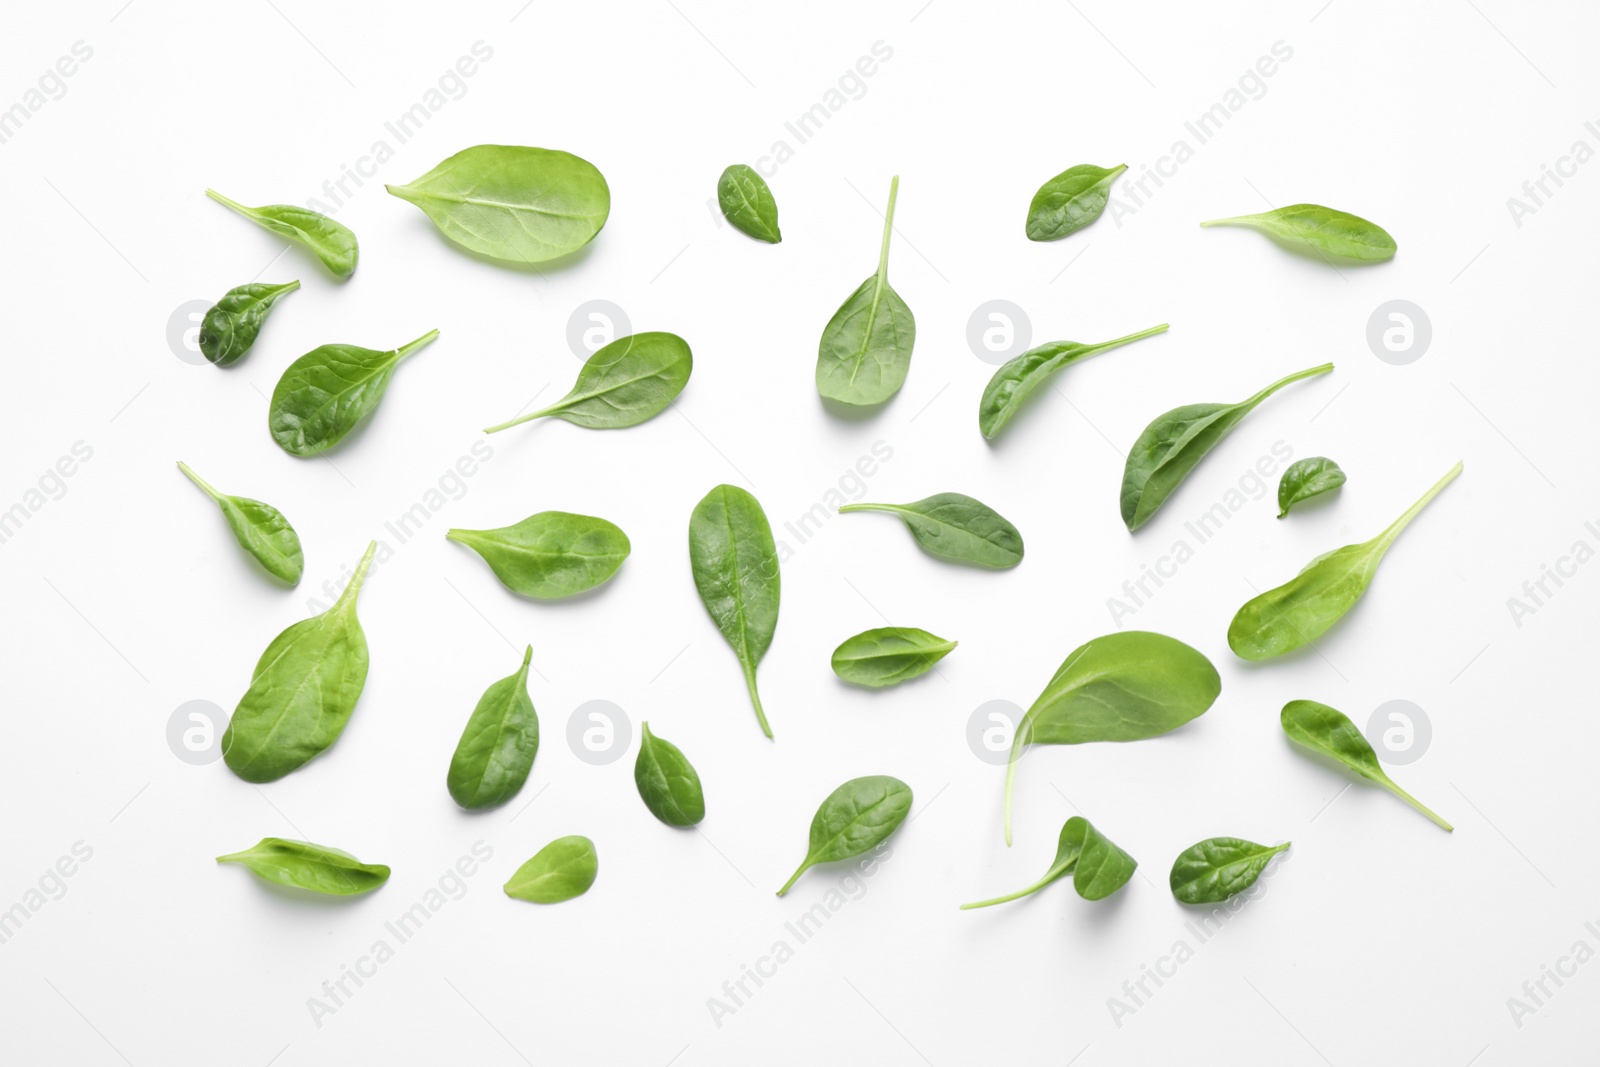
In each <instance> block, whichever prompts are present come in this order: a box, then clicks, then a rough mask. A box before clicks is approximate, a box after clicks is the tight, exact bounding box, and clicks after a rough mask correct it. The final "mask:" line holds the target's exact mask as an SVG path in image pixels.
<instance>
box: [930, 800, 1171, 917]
mask: <svg viewBox="0 0 1600 1067" xmlns="http://www.w3.org/2000/svg"><path fill="white" fill-rule="evenodd" d="M1138 866H1139V861H1138V860H1136V859H1134V858H1133V857H1132V856H1130V855H1128V854H1127V853H1126V852H1124V851H1122V849H1120V848H1118V847H1117V846H1116V845H1115V844H1113V843H1112V841H1111V839H1110V838H1109V837H1107V836H1106V835H1104V834H1102V833H1101V832H1100V831H1099V830H1096V829H1095V828H1094V826H1093V825H1092V824H1091V823H1090V822H1089V820H1088V819H1085V818H1084V817H1083V816H1081V815H1074V816H1073V817H1072V818H1070V819H1068V820H1067V821H1066V823H1065V824H1064V825H1063V826H1062V827H1061V837H1060V840H1059V841H1058V842H1057V844H1056V858H1055V861H1054V862H1053V863H1051V864H1050V869H1049V870H1047V871H1045V872H1044V877H1043V878H1041V879H1039V880H1038V881H1037V882H1034V883H1033V884H1032V885H1028V886H1024V887H1023V888H1021V889H1019V890H1017V891H1016V892H1015V893H1007V894H1006V895H1005V896H1002V897H993V898H991V899H989V900H980V901H978V902H977V903H976V904H963V905H961V910H962V911H970V910H971V909H973V908H987V907H990V906H992V905H995V904H1004V903H1006V902H1007V901H1011V900H1016V899H1017V898H1019V897H1025V896H1027V895H1029V894H1030V893H1037V892H1038V891H1039V890H1041V889H1043V888H1044V887H1045V886H1047V885H1049V884H1050V883H1051V882H1054V881H1055V880H1056V879H1058V878H1061V877H1064V876H1065V875H1067V874H1071V875H1072V884H1073V888H1075V889H1077V891H1078V895H1079V896H1080V897H1082V898H1083V899H1084V900H1104V899H1105V898H1106V897H1109V896H1110V895H1111V894H1112V893H1115V892H1116V891H1117V890H1119V889H1121V888H1122V887H1123V886H1125V885H1127V884H1128V879H1130V878H1132V877H1133V872H1134V871H1135V870H1136V869H1137V868H1138Z"/></svg>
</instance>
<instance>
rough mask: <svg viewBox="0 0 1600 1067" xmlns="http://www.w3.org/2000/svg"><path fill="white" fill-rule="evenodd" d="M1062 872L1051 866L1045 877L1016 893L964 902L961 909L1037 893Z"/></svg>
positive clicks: (1003, 901) (993, 903)
mask: <svg viewBox="0 0 1600 1067" xmlns="http://www.w3.org/2000/svg"><path fill="white" fill-rule="evenodd" d="M1062 873H1063V872H1060V871H1057V870H1056V869H1055V868H1054V867H1051V868H1050V870H1049V871H1047V872H1045V876H1044V877H1043V878H1041V879H1039V880H1038V881H1037V882H1034V883H1033V884H1032V885H1030V886H1028V887H1026V888H1025V889H1019V890H1017V891H1016V892H1015V893H1007V894H1006V895H1005V896H1003V897H991V898H990V899H988V900H980V901H978V902H976V903H974V904H963V905H961V910H962V911H971V910H972V909H973V908H988V907H993V906H994V905H996V904H1004V903H1006V902H1008V901H1012V900H1016V899H1017V898H1018V897H1025V896H1027V895H1028V894H1029V893H1037V892H1038V891H1039V890H1041V889H1043V888H1044V887H1045V886H1047V885H1049V884H1050V883H1051V882H1053V881H1055V880H1056V879H1057V878H1059V877H1060V876H1061V874H1062Z"/></svg>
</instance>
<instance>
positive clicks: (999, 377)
mask: <svg viewBox="0 0 1600 1067" xmlns="http://www.w3.org/2000/svg"><path fill="white" fill-rule="evenodd" d="M1166 332H1167V324H1166V323H1164V322H1163V323H1162V324H1161V325H1160V326H1152V327H1150V329H1148V330H1140V331H1139V332H1138V333H1130V334H1129V335H1128V336H1126V337H1119V338H1117V339H1116V340H1115V341H1103V342H1101V343H1100V344H1097V345H1085V344H1079V343H1078V342H1077V341H1052V342H1050V343H1049V344H1047V345H1040V346H1039V347H1038V348H1030V349H1028V351H1026V352H1024V353H1022V355H1020V356H1018V357H1017V358H1016V359H1013V360H1012V361H1011V362H1009V363H1007V364H1006V365H1005V366H1003V367H1001V368H1000V369H999V370H997V371H995V372H994V377H992V378H990V379H989V384H988V385H986V386H985V387H984V389H983V398H982V399H981V400H979V401H978V429H979V430H981V431H982V432H983V436H984V437H986V438H988V439H989V440H991V441H992V440H994V438H995V437H996V436H997V435H998V434H999V433H1000V431H1001V430H1003V429H1005V428H1006V424H1007V423H1009V422H1010V421H1011V419H1012V417H1013V416H1015V415H1016V413H1017V412H1019V411H1021V410H1022V404H1023V401H1025V400H1027V399H1028V397H1030V396H1032V395H1033V393H1034V391H1035V390H1036V389H1038V388H1039V387H1040V386H1041V385H1043V384H1044V383H1045V382H1046V381H1047V380H1049V378H1050V376H1051V375H1053V374H1055V373H1056V372H1057V371H1059V370H1061V369H1062V368H1064V367H1067V366H1070V365H1071V364H1073V363H1076V362H1078V361H1079V360H1080V359H1088V358H1089V357H1090V356H1094V355H1098V354H1099V353H1101V352H1106V351H1109V350H1110V349H1113V348H1119V347H1121V346H1122V345H1125V344H1127V343H1128V342H1130V341H1137V340H1140V339H1141V338H1144V337H1149V336H1151V335H1152V334H1158V333H1166Z"/></svg>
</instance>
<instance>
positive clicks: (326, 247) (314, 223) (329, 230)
mask: <svg viewBox="0 0 1600 1067" xmlns="http://www.w3.org/2000/svg"><path fill="white" fill-rule="evenodd" d="M206 195H207V196H209V197H210V198H211V199H213V200H215V201H216V202H217V203H219V204H223V205H226V206H227V207H230V208H232V209H233V210H235V211H237V212H238V213H239V214H241V215H243V216H244V217H245V218H247V219H249V220H250V221H251V222H254V223H255V224H256V225H258V226H261V227H264V228H265V229H268V230H271V231H272V232H273V233H275V234H277V235H278V236H279V237H282V238H285V239H287V240H290V241H293V242H294V243H295V244H298V245H304V246H305V247H306V248H309V249H311V251H312V252H314V253H316V256H317V258H318V259H320V260H322V265H323V266H324V267H327V268H328V270H330V271H332V272H333V276H334V277H335V278H338V279H339V280H341V281H343V280H344V279H345V278H348V277H350V275H352V274H354V273H355V272H356V259H357V257H358V256H359V254H360V250H359V249H358V248H357V247H356V235H355V234H353V233H351V232H350V230H349V229H348V228H346V227H344V226H341V225H340V224H339V223H337V222H334V221H333V220H332V219H330V218H329V217H328V216H326V215H322V214H318V213H317V212H315V211H312V210H311V209H310V208H304V207H295V206H294V205H293V204H268V205H267V206H265V207H245V206H244V205H243V204H240V203H236V202H234V201H232V200H229V199H228V198H227V197H225V196H223V195H222V194H221V193H219V192H217V191H216V190H214V189H207V190H206Z"/></svg>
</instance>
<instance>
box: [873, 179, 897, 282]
mask: <svg viewBox="0 0 1600 1067" xmlns="http://www.w3.org/2000/svg"><path fill="white" fill-rule="evenodd" d="M899 195H900V175H898V174H896V175H895V176H894V177H893V178H891V179H889V210H888V211H886V212H884V215H883V246H882V247H881V248H879V249H878V284H879V285H882V284H883V283H884V281H885V280H887V279H888V277H889V235H890V234H891V233H893V232H894V202H895V198H896V197H898V196H899Z"/></svg>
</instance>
